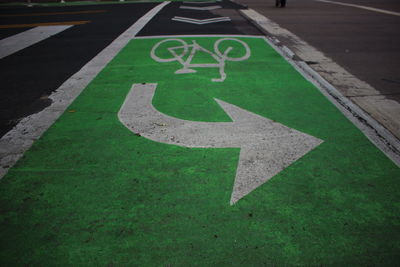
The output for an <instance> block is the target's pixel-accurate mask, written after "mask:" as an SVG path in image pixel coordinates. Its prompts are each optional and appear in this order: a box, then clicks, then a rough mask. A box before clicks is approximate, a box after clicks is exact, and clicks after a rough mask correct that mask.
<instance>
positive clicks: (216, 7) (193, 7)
mask: <svg viewBox="0 0 400 267" xmlns="http://www.w3.org/2000/svg"><path fill="white" fill-rule="evenodd" d="M179 8H180V9H191V10H214V9H219V8H222V6H204V7H198V6H180V7H179Z"/></svg>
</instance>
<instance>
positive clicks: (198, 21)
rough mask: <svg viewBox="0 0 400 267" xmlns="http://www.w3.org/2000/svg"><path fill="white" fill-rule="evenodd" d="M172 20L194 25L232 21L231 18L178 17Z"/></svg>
mask: <svg viewBox="0 0 400 267" xmlns="http://www.w3.org/2000/svg"><path fill="white" fill-rule="evenodd" d="M172 20H174V21H180V22H186V23H192V24H197V25H203V24H210V23H217V22H224V21H231V19H230V18H229V17H217V18H210V19H192V18H186V17H178V16H175V17H173V18H172Z"/></svg>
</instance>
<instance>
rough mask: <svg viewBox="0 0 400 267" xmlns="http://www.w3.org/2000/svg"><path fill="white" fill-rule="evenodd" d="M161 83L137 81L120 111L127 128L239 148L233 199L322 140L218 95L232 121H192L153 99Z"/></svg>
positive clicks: (186, 142) (172, 140)
mask: <svg viewBox="0 0 400 267" xmlns="http://www.w3.org/2000/svg"><path fill="white" fill-rule="evenodd" d="M156 87H157V84H151V83H149V84H133V86H132V88H131V90H130V92H129V93H128V95H127V97H126V98H125V101H124V103H123V104H122V107H121V109H120V111H119V113H118V118H119V120H120V121H121V122H122V124H124V125H125V126H126V127H127V128H128V129H129V130H131V131H132V132H133V133H135V134H139V135H140V136H143V137H145V138H147V139H150V140H152V141H155V142H160V143H165V144H170V145H177V146H181V147H190V148H228V147H232V148H240V156H239V163H238V166H237V171H236V177H235V183H234V186H233V191H232V194H231V200H230V204H231V205H233V204H235V203H236V202H237V201H238V200H240V199H241V198H242V197H244V196H246V195H247V194H249V193H250V192H251V191H253V190H254V189H256V188H257V187H259V186H260V185H262V184H264V183H265V182H266V181H268V180H269V179H271V178H272V177H273V176H275V175H276V174H278V173H279V172H281V171H282V170H284V169H285V168H286V167H288V166H289V165H290V164H292V163H293V162H295V161H297V160H298V159H299V158H301V157H302V156H304V155H305V154H307V153H308V152H310V151H311V150H312V149H314V148H315V147H317V146H318V145H320V144H321V143H322V142H323V141H322V140H320V139H318V138H315V137H313V136H310V135H308V134H305V133H302V132H299V131H296V130H294V129H291V128H288V127H286V126H284V125H282V124H280V123H277V122H274V121H272V120H269V119H267V118H264V117H262V116H260V115H257V114H255V113H252V112H250V111H247V110H244V109H242V108H239V107H237V106H235V105H232V104H229V103H226V102H224V101H222V100H219V99H214V100H215V101H216V102H217V103H218V104H219V105H220V106H221V108H222V109H223V110H224V111H225V112H226V113H227V114H228V115H229V117H230V118H231V119H232V122H200V121H188V120H182V119H178V118H174V117H170V116H168V115H165V114H163V113H161V112H159V111H158V110H156V109H155V108H154V106H153V104H152V100H153V97H154V93H155V90H156Z"/></svg>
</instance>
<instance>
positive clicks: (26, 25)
mask: <svg viewBox="0 0 400 267" xmlns="http://www.w3.org/2000/svg"><path fill="white" fill-rule="evenodd" d="M86 23H90V20H80V21H63V22H43V23H31V24H8V25H7V24H6V25H0V29H14V28H33V27H41V26H61V25H81V24H86Z"/></svg>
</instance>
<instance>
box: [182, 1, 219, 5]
mask: <svg viewBox="0 0 400 267" xmlns="http://www.w3.org/2000/svg"><path fill="white" fill-rule="evenodd" d="M215 2H221V1H220V0H219V1H201V2H190V1H186V2H183V3H185V4H197V5H202V4H211V3H215Z"/></svg>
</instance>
